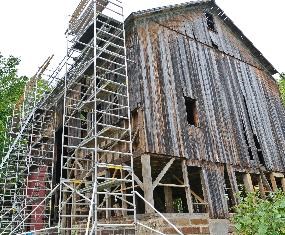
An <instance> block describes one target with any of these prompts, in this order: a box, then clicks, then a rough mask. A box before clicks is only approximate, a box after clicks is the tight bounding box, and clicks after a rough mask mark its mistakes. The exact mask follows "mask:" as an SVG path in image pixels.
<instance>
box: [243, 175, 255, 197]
mask: <svg viewBox="0 0 285 235" xmlns="http://www.w3.org/2000/svg"><path fill="white" fill-rule="evenodd" d="M243 183H244V186H245V189H246V191H247V192H254V189H253V184H252V180H251V175H250V174H249V173H246V174H244V175H243Z"/></svg>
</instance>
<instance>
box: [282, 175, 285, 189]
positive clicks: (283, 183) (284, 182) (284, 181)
mask: <svg viewBox="0 0 285 235" xmlns="http://www.w3.org/2000/svg"><path fill="white" fill-rule="evenodd" d="M281 184H282V190H283V192H285V178H282V179H281Z"/></svg>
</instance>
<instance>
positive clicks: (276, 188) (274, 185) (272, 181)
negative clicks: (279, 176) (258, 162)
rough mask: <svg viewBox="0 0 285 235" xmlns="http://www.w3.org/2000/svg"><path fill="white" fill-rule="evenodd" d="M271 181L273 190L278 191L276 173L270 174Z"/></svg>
mask: <svg viewBox="0 0 285 235" xmlns="http://www.w3.org/2000/svg"><path fill="white" fill-rule="evenodd" d="M270 181H271V185H272V190H273V191H274V192H275V191H277V190H278V187H277V183H276V179H275V176H274V173H271V174H270Z"/></svg>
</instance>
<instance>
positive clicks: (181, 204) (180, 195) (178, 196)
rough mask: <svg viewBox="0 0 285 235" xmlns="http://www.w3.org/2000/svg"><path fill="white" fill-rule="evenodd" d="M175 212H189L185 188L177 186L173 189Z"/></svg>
mask: <svg viewBox="0 0 285 235" xmlns="http://www.w3.org/2000/svg"><path fill="white" fill-rule="evenodd" d="M172 197H173V211H174V213H188V206H187V200H186V194H185V189H182V188H175V189H173V190H172Z"/></svg>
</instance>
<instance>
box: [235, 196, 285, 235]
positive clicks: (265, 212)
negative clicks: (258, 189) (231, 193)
mask: <svg viewBox="0 0 285 235" xmlns="http://www.w3.org/2000/svg"><path fill="white" fill-rule="evenodd" d="M240 200H241V203H240V204H239V205H238V206H237V207H236V211H235V212H236V214H235V215H234V218H233V222H234V224H235V228H236V230H237V234H240V235H284V234H285V193H284V192H281V191H279V192H276V193H272V194H271V195H270V196H269V197H268V198H267V199H261V198H260V197H259V195H258V193H251V194H248V195H247V196H246V197H245V198H241V199H240Z"/></svg>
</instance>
